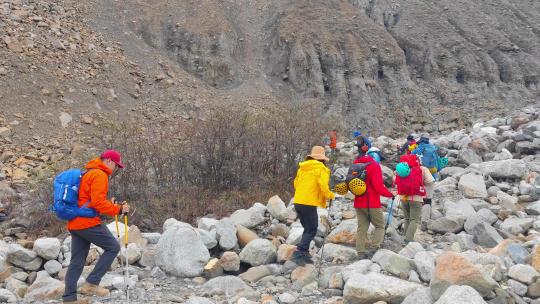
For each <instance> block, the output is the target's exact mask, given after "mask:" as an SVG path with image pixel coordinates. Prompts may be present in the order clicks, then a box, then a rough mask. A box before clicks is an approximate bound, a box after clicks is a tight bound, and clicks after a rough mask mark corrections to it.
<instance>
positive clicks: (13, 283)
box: [5, 278, 28, 298]
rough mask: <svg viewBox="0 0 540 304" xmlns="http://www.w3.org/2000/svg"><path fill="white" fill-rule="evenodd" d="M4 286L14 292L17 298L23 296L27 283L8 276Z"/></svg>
mask: <svg viewBox="0 0 540 304" xmlns="http://www.w3.org/2000/svg"><path fill="white" fill-rule="evenodd" d="M5 288H6V289H7V290H9V291H11V292H12V293H14V294H15V295H16V296H17V297H19V298H24V295H25V294H26V291H27V290H28V285H26V284H25V283H23V282H21V281H19V280H17V279H14V278H8V279H7V280H6V285H5Z"/></svg>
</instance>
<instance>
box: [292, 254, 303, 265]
mask: <svg viewBox="0 0 540 304" xmlns="http://www.w3.org/2000/svg"><path fill="white" fill-rule="evenodd" d="M291 261H292V262H294V263H295V264H296V265H298V266H305V265H306V261H305V260H304V254H303V253H302V252H300V251H298V250H297V251H295V252H293V254H292V256H291Z"/></svg>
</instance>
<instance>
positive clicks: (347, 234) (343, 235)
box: [326, 219, 358, 245]
mask: <svg viewBox="0 0 540 304" xmlns="http://www.w3.org/2000/svg"><path fill="white" fill-rule="evenodd" d="M357 228H358V221H357V220H356V219H350V220H344V221H342V222H341V223H340V224H339V225H338V226H337V227H336V228H334V230H332V232H330V234H329V235H328V237H327V238H326V240H327V242H330V243H334V244H348V245H355V244H356V230H357Z"/></svg>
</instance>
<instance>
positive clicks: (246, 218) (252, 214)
mask: <svg viewBox="0 0 540 304" xmlns="http://www.w3.org/2000/svg"><path fill="white" fill-rule="evenodd" d="M266 211H267V209H266V207H265V206H264V205H263V204H261V203H255V205H253V206H252V207H251V208H249V209H247V210H246V209H240V210H236V211H235V212H234V213H233V214H231V220H232V221H233V222H234V223H235V224H237V225H241V226H244V227H246V228H253V227H257V226H259V225H261V224H262V223H264V222H265V221H266V218H265V217H264V214H265V213H266Z"/></svg>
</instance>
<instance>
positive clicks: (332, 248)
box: [322, 243, 358, 263]
mask: <svg viewBox="0 0 540 304" xmlns="http://www.w3.org/2000/svg"><path fill="white" fill-rule="evenodd" d="M323 248H324V249H322V250H324V256H323V259H324V260H326V261H334V262H342V263H350V262H352V261H354V260H355V259H356V258H357V257H358V254H357V253H356V249H354V248H351V247H348V246H343V245H338V244H332V243H326V244H324V246H323Z"/></svg>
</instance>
